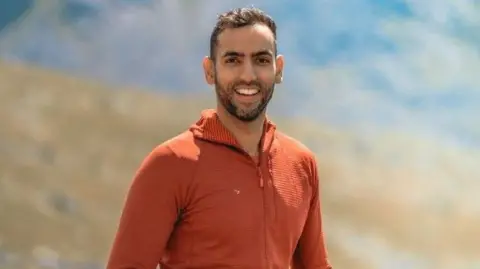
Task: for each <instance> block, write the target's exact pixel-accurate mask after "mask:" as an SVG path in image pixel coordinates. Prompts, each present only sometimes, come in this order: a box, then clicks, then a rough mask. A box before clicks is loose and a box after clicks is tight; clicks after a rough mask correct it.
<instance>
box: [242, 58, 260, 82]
mask: <svg viewBox="0 0 480 269" xmlns="http://www.w3.org/2000/svg"><path fill="white" fill-rule="evenodd" d="M240 78H241V79H242V80H243V81H245V82H252V81H255V80H256V79H257V74H256V70H255V67H254V66H253V64H252V62H251V61H245V62H244V64H243V66H242V69H241V75H240Z"/></svg>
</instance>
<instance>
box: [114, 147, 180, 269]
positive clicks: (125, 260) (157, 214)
mask: <svg viewBox="0 0 480 269" xmlns="http://www.w3.org/2000/svg"><path fill="white" fill-rule="evenodd" d="M180 162H181V160H180V159H179V158H178V157H176V156H175V155H174V153H173V152H172V151H171V150H170V149H169V148H168V147H166V146H159V147H157V148H156V149H155V150H154V151H153V152H152V153H151V154H150V155H149V156H147V158H146V159H145V160H144V162H143V163H142V165H141V166H140V168H139V169H138V171H137V173H136V175H135V177H134V178H133V182H132V185H131V187H130V189H129V191H128V194H127V197H126V201H125V204H124V208H123V212H122V215H121V217H120V221H119V227H118V230H117V233H116V236H115V239H114V242H113V246H112V249H111V252H110V257H109V260H108V263H107V269H155V268H156V267H157V265H158V263H159V261H160V259H161V258H162V256H163V254H164V253H165V248H166V245H167V241H168V239H169V237H170V234H171V232H172V230H173V227H174V223H175V221H176V219H177V214H178V211H179V210H180V208H181V199H180V196H181V195H180V189H181V188H180V185H181V182H180V180H181V177H182V176H183V175H182V173H185V172H184V171H185V170H186V169H185V167H183V166H181V167H179V165H181V163H180Z"/></svg>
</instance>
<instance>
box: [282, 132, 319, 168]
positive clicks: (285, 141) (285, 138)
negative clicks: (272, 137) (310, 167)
mask: <svg viewBox="0 0 480 269" xmlns="http://www.w3.org/2000/svg"><path fill="white" fill-rule="evenodd" d="M276 141H277V143H278V144H279V146H281V147H282V149H283V150H284V151H286V152H285V153H288V154H289V155H290V156H295V157H296V158H300V160H301V161H306V162H316V159H315V154H314V153H313V151H312V150H311V149H310V148H309V147H307V146H306V145H305V144H303V143H302V142H300V141H299V140H297V139H295V138H293V137H291V136H289V135H287V134H285V133H283V132H279V131H277V133H276Z"/></svg>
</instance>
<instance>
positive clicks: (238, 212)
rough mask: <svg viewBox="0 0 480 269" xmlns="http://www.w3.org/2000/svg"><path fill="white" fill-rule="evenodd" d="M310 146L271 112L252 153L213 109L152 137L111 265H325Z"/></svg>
mask: <svg viewBox="0 0 480 269" xmlns="http://www.w3.org/2000/svg"><path fill="white" fill-rule="evenodd" d="M318 187H319V186H318V173H317V166H316V161H315V158H314V155H313V154H312V153H311V152H310V151H309V150H308V149H307V148H306V147H305V146H303V145H302V144H300V143H299V142H297V141H296V140H294V139H292V138H290V137H288V136H286V135H284V134H282V133H280V132H279V131H277V130H276V128H275V125H274V124H273V123H272V122H271V121H269V120H267V121H266V122H265V126H264V135H263V137H262V140H261V151H260V155H259V160H258V162H255V161H254V160H253V159H252V158H251V157H250V156H249V155H248V154H247V153H246V152H245V151H243V150H242V148H241V147H240V145H239V144H238V143H237V141H236V139H235V138H234V137H233V135H232V134H231V133H230V132H229V131H228V130H227V129H226V128H225V127H224V126H223V125H222V123H221V122H220V120H219V119H218V116H217V114H216V112H215V110H204V111H203V112H202V115H201V118H200V119H199V120H198V121H197V122H196V123H195V124H193V125H192V126H191V128H189V129H188V130H187V131H185V132H183V133H182V134H180V135H178V136H176V137H174V138H172V139H170V140H169V141H166V142H164V143H162V144H161V145H159V146H157V147H156V148H155V149H154V150H153V151H152V152H151V153H150V154H149V155H148V156H147V157H146V159H145V160H144V162H143V163H142V165H141V166H140V168H139V170H138V172H137V173H136V175H135V177H134V179H133V182H132V185H131V187H130V189H129V192H128V195H127V199H126V202H125V205H124V210H123V212H122V216H121V218H120V223H119V227H118V230H117V234H116V236H115V240H114V242H113V246H112V249H111V253H110V257H109V260H108V263H107V268H108V269H155V268H156V267H157V265H158V264H160V266H161V268H162V269H187V268H188V269H207V268H208V269H216V268H241V269H263V268H265V269H277V268H278V269H287V268H289V267H290V266H291V268H295V269H331V268H332V267H331V266H330V265H329V262H328V260H327V254H326V248H325V244H324V235H323V230H322V218H321V212H320V197H319V188H318Z"/></svg>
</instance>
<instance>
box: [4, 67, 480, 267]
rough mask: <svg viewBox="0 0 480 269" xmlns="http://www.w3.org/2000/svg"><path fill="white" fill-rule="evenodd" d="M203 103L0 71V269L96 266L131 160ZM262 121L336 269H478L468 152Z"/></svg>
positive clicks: (474, 171)
mask: <svg viewBox="0 0 480 269" xmlns="http://www.w3.org/2000/svg"><path fill="white" fill-rule="evenodd" d="M212 101H213V94H209V93H208V94H206V95H205V96H202V95H198V96H194V95H192V94H190V95H188V96H187V95H186V96H179V95H167V94H164V93H161V94H160V93H153V92H148V91H141V90H137V89H116V90H113V89H111V88H109V87H107V86H105V85H101V84H98V83H96V82H89V81H85V80H79V79H76V78H72V77H69V76H66V75H64V74H60V73H53V72H51V71H46V70H41V69H36V68H33V67H25V66H20V65H11V64H9V65H2V64H0V102H1V105H0V126H1V128H0V268H40V267H41V266H44V267H43V268H72V267H67V266H63V267H62V266H59V265H58V263H59V262H63V264H64V265H65V263H66V262H67V261H68V262H81V263H82V265H84V267H82V268H102V265H101V264H102V262H104V260H105V258H106V255H107V253H108V250H109V247H110V244H111V240H112V238H113V233H114V231H115V227H116V223H117V220H118V217H119V214H120V210H121V206H122V205H123V198H124V194H125V192H126V190H127V187H128V184H129V182H130V180H131V177H132V175H133V173H134V170H135V169H136V168H137V167H138V165H139V162H140V161H141V159H142V158H143V157H144V156H145V155H146V154H147V153H148V152H149V151H150V150H151V149H152V148H153V147H154V146H155V145H157V144H158V143H161V142H162V141H164V140H166V139H168V138H170V137H171V136H174V135H176V134H177V133H179V132H181V131H183V130H184V129H185V128H186V127H187V126H188V125H189V124H191V123H192V122H193V121H194V120H196V119H197V118H198V115H199V112H200V110H201V109H203V108H206V107H211V106H212V105H213V102H212ZM180 109H181V110H180ZM274 120H276V121H277V123H278V124H279V125H280V128H281V129H283V130H284V131H285V132H286V133H288V134H290V135H292V136H294V137H296V138H298V139H300V140H302V141H304V142H305V143H306V144H308V145H309V146H310V147H311V148H312V149H314V150H315V151H316V152H317V154H318V158H319V163H320V171H321V175H322V193H323V201H324V212H325V226H326V229H327V236H328V245H329V249H330V253H331V257H332V261H333V263H334V265H335V266H336V267H335V268H336V269H337V268H338V269H343V268H356V269H362V268H368V269H374V268H399V267H397V266H399V265H402V266H404V267H401V268H425V266H426V268H437V269H452V268H455V269H462V268H472V269H473V268H480V267H478V265H477V267H475V265H474V264H473V262H474V261H475V259H478V253H480V244H479V242H480V228H479V227H480V214H479V213H480V206H479V203H478V199H477V196H478V194H477V191H476V190H478V188H479V187H480V182H479V179H480V177H479V170H478V168H476V167H475V164H477V165H478V163H479V160H480V154H479V153H478V151H474V150H471V151H463V150H460V149H458V148H454V149H453V148H452V149H450V148H448V146H446V145H440V144H435V143H434V142H431V141H428V140H421V139H420V138H418V137H410V136H406V135H402V134H399V133H397V134H388V133H386V134H382V135H381V136H378V137H369V138H368V139H361V138H359V137H356V136H353V135H351V134H346V133H340V132H337V131H336V130H335V129H332V128H329V127H328V126H317V125H315V124H313V123H312V122H306V121H303V120H302V119H277V118H275V117H274Z"/></svg>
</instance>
